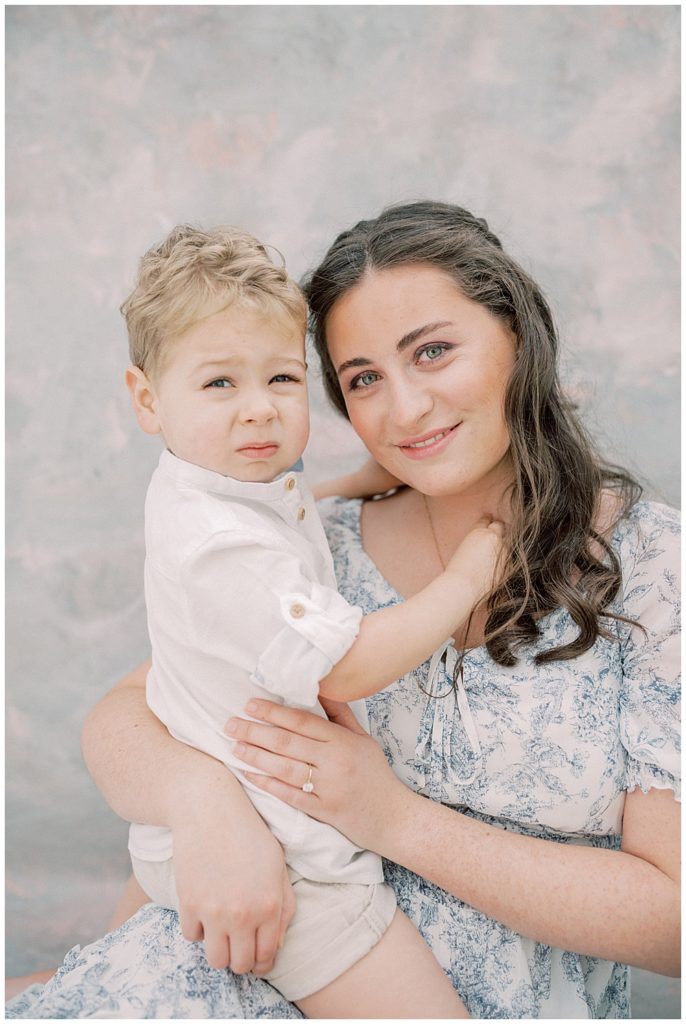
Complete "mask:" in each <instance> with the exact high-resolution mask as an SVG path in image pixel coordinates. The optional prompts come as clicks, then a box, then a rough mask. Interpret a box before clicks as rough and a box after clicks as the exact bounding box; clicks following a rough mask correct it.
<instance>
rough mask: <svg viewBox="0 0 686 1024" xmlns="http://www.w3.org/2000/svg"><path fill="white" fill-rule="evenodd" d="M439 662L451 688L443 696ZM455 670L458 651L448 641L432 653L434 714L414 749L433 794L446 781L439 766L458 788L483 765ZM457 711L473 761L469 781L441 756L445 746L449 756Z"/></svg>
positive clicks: (460, 679)
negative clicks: (424, 766)
mask: <svg viewBox="0 0 686 1024" xmlns="http://www.w3.org/2000/svg"><path fill="white" fill-rule="evenodd" d="M442 661H445V671H446V675H447V677H448V680H451V681H452V682H451V685H450V688H449V689H447V690H446V691H445V693H443V694H440V693H439V688H440V675H441V668H440V666H441V662H442ZM456 666H457V651H456V650H455V642H454V640H453V639H452V637H451V638H450V639H449V640H446V642H445V643H444V644H442V646H441V647H439V648H438V650H437V651H435V652H434V653H433V655H432V656H431V661H430V662H429V673H428V686H427V691H428V693H429V694H430V696H429V705H428V708H429V709H430V710H431V711H432V712H433V721H432V723H431V728H430V730H427V731H426V733H425V734H424V737H423V739H422V740H421V741H420V742H419V744H418V745H417V748H416V754H417V758H418V759H421V760H422V761H424V763H425V764H427V766H428V768H429V772H430V774H431V776H432V779H431V782H432V790H434V791H435V792H441V791H442V790H443V788H444V783H445V782H446V781H448V780H445V779H442V778H441V775H442V771H441V765H442V764H444V763H445V764H450V766H451V769H450V770H451V777H450V780H449V781H450V782H452V783H454V784H457V785H459V786H468V785H469V784H470V783H471V782H473V781H474V779H475V778H476V777H477V775H478V774H479V772H480V770H481V767H482V762H483V755H482V752H481V744H480V742H479V734H478V733H477V730H476V724H475V722H474V718H473V716H472V712H471V709H470V707H469V700H468V699H467V691H466V689H465V685H464V673H463V669H462V666H461V665H460V668H459V670H458V671H457V672H456V671H455V670H456ZM453 684H454V685H453ZM432 704H433V705H434V706H433V708H431V705H432ZM456 711H457V712H458V713H459V716H460V720H461V722H462V726H463V728H464V731H465V735H466V737H467V740H468V742H469V746H470V748H471V751H472V753H473V754H474V756H475V758H476V763H475V765H474V770H473V771H472V773H471V775H470V776H469V777H468V778H462V777H461V776H459V775H457V774H456V772H455V767H454V759H453V758H450V757H447V758H446V757H444V755H443V750H444V746H445V745H446V743H447V745H448V750H447V751H446V753H448V754H449V752H450V751H449V747H450V743H451V739H452V734H453V727H454V716H455V712H456ZM437 773H438V776H437ZM436 787H437V788H436Z"/></svg>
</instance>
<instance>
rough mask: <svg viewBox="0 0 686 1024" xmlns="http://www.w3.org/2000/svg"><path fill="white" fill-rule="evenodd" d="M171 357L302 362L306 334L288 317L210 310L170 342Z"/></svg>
mask: <svg viewBox="0 0 686 1024" xmlns="http://www.w3.org/2000/svg"><path fill="white" fill-rule="evenodd" d="M169 355H170V357H171V358H172V359H173V358H174V357H175V356H176V357H177V358H179V357H185V358H190V359H193V361H199V360H202V361H206V360H208V361H211V360H212V359H220V358H223V359H235V360H241V361H243V360H252V359H262V358H280V359H283V358H288V359H294V360H297V361H300V362H303V363H304V361H305V332H304V331H303V330H302V329H301V328H300V327H299V326H298V325H297V324H296V323H294V321H293V320H292V319H291V318H290V317H286V316H285V315H284V316H282V317H278V318H276V317H273V316H270V315H269V314H267V313H264V312H262V311H258V310H251V309H241V308H236V307H229V308H227V309H221V310H215V311H211V312H210V313H209V315H206V316H203V317H201V318H199V319H198V320H196V321H195V323H193V324H191V326H190V327H189V328H188V329H187V330H185V331H182V332H181V333H180V334H178V335H177V336H176V338H175V339H173V340H171V339H170V352H169Z"/></svg>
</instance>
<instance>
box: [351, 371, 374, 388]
mask: <svg viewBox="0 0 686 1024" xmlns="http://www.w3.org/2000/svg"><path fill="white" fill-rule="evenodd" d="M377 380H379V374H378V373H375V372H374V371H373V370H366V371H365V372H364V373H358V375H357V377H353V379H352V380H351V381H350V384H349V385H348V387H349V389H350V390H351V391H355V390H359V389H360V388H368V387H369V386H370V385H371V384H375V383H376V381H377Z"/></svg>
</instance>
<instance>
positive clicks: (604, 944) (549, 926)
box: [378, 790, 680, 976]
mask: <svg viewBox="0 0 686 1024" xmlns="http://www.w3.org/2000/svg"><path fill="white" fill-rule="evenodd" d="M405 792H406V796H405V797H404V798H403V800H402V803H403V810H402V812H400V808H398V810H397V812H396V813H394V814H389V815H388V817H387V825H386V828H385V836H384V839H383V843H382V844H380V845H383V849H378V852H380V853H382V854H383V855H384V856H386V857H388V858H389V859H391V860H394V861H396V862H397V863H399V864H402V865H403V866H405V867H407V868H409V869H410V870H412V871H414V872H416V873H417V874H419V875H422V876H423V877H425V878H427V879H429V880H430V881H432V882H435V883H436V884H437V885H439V886H441V888H443V889H445V890H447V891H448V892H450V893H452V894H453V895H455V896H457V897H458V898H459V899H461V900H463V901H464V902H465V903H468V904H470V905H471V906H473V907H475V908H476V909H478V910H481V911H482V912H483V913H485V914H487V915H488V916H489V917H493V918H495V919H496V920H498V921H501V922H502V923H503V924H505V925H507V926H508V927H510V928H512V929H513V930H514V931H516V932H518V933H520V934H521V935H525V936H527V937H529V938H532V939H535V940H536V941H538V942H543V943H545V944H547V945H550V946H555V947H557V948H560V949H566V950H570V951H573V952H579V953H582V954H585V955H587V956H595V957H599V958H601V959H606V960H618V961H620V962H623V963H628V964H632V965H634V966H639V967H643V968H645V969H647V970H651V971H656V972H658V973H661V974H668V975H672V976H678V974H679V969H680V953H679V883H678V877H674V876H676V871H672V872H671V874H667V873H666V872H665V870H663V868H662V867H661V866H658V865H657V864H656V863H651V862H649V861H648V860H646V859H643V858H642V857H639V856H635V855H633V854H631V853H626V852H622V851H612V850H607V849H595V848H591V847H588V846H578V845H566V844H561V843H556V842H550V841H547V840H543V839H536V838H530V837H528V836H523V835H520V834H517V833H514V832H510V831H505V830H502V829H500V828H497V827H494V826H492V825H487V824H485V823H483V822H480V821H476V820H474V819H473V818H469V817H467V816H466V815H463V814H459V813H456V812H455V811H452V810H451V809H450V808H447V807H444V806H442V805H440V804H436V803H433V802H432V801H430V800H428V799H426V798H424V797H420V796H418V795H417V794H414V793H410V792H409V791H407V790H406V791H405ZM660 797H661V798H662V795H660Z"/></svg>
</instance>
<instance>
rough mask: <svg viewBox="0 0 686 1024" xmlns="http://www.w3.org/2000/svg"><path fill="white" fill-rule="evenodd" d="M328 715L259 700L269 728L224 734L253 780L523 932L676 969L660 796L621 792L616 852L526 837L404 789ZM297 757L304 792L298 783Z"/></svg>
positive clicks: (669, 817) (673, 882)
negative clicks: (310, 786) (237, 743)
mask: <svg viewBox="0 0 686 1024" xmlns="http://www.w3.org/2000/svg"><path fill="white" fill-rule="evenodd" d="M327 711H328V713H329V715H330V717H332V719H337V720H338V722H340V723H341V724H342V725H345V728H341V725H340V724H335V721H331V722H326V721H324V720H322V719H320V718H316V717H315V716H312V715H309V714H308V713H307V712H304V711H294V710H292V709H288V708H284V707H279V706H278V705H275V704H271V703H269V702H267V701H257V702H254V704H253V703H251V705H250V706H249V713H250V714H251V715H253V716H254V717H256V718H260V719H262V720H263V721H264V722H269V723H271V725H269V726H264V725H260V724H256V723H251V722H247V721H243V720H239V719H232V720H231V723H232V725H233V726H234V729H233V731H232V735H233V736H235V737H237V738H238V739H241V740H243V741H244V742H245V741H250V743H252V744H254V745H253V746H251V745H246V746H245V747H244V749H242V751H240V752H239V750H238V749H237V750H236V753H237V755H238V756H240V757H241V759H244V760H245V761H247V762H249V763H250V764H252V765H254V766H256V767H259V768H261V769H262V770H263V771H267V772H269V775H270V776H272V777H271V778H270V777H265V776H250V778H251V779H252V781H253V782H255V783H256V784H257V785H260V786H262V788H264V789H266V790H267V791H268V792H271V793H273V794H274V795H275V796H278V797H279V798H280V799H282V800H285V801H286V803H289V804H291V806H293V807H298V808H300V809H301V810H303V811H306V812H307V813H308V814H310V815H312V817H315V818H319V819H320V820H322V821H327V822H329V823H330V824H332V825H334V826H335V827H336V828H338V829H340V831H341V832H343V833H344V834H345V835H347V836H349V838H350V839H352V840H353V842H356V843H358V844H359V845H360V846H364V847H367V848H368V849H371V850H374V851H376V852H377V853H379V854H381V855H382V856H384V857H387V858H388V859H390V860H394V861H396V862H397V863H399V864H402V865H404V866H405V867H407V868H409V869H410V870H411V871H414V872H416V873H417V874H419V875H422V876H423V877H424V878H427V879H429V880H430V881H432V882H435V883H436V884H437V885H439V886H441V887H442V888H444V889H446V890H447V891H448V892H450V893H452V894H453V895H455V896H457V897H458V898H459V899H461V900H463V901H464V902H466V903H468V904H470V905H471V906H473V907H475V908H476V909H477V910H480V911H482V912H483V913H485V914H488V915H489V916H490V917H493V918H495V919H496V920H498V921H501V922H502V923H503V924H505V925H507V926H508V927H510V928H512V929H513V930H514V931H517V932H519V933H520V934H522V935H525V936H527V937H529V938H532V939H535V940H536V941H538V942H543V943H546V944H547V945H551V946H555V947H557V948H560V949H568V950H571V951H575V952H579V953H583V954H585V955H588V956H596V957H600V958H601V959H605V960H618V961H620V962H623V963H629V964H633V965H634V966H637V967H643V968H645V969H647V970H651V971H657V972H658V973H661V974H668V975H672V976H677V975H678V974H679V969H680V954H679V905H680V901H679V835H680V829H679V805H678V804H677V803H676V801H675V800H674V799H673V797H672V795H671V793H669V792H667V791H657V790H651V791H650V793H648V794H644V793H641V792H640V791H636V792H633V793H630V794H628V795H627V798H626V807H625V814H624V836H623V841H622V850H621V851H611V850H603V849H594V848H591V847H586V846H576V845H564V844H560V843H555V842H549V841H547V840H543V839H535V838H530V837H528V836H522V835H519V834H517V833H513V832H509V831H504V830H503V829H500V828H497V827H495V826H492V825H487V824H484V823H483V822H480V821H476V820H474V819H472V818H469V817H467V816H466V815H463V814H459V813H456V812H455V811H454V810H451V809H450V808H448V807H444V806H442V805H441V804H438V803H434V802H432V801H431V800H428V799H426V798H425V797H421V796H418V795H417V794H416V793H413V792H412V791H411V790H409V789H408V788H407V787H406V786H405V785H404V784H403V783H402V782H401V781H400V780H399V779H398V778H397V776H395V775H394V774H393V772H392V771H391V769H390V768H389V766H388V764H387V762H386V759H385V757H384V755H383V752H382V750H381V748H380V747H379V745H378V744H377V743H376V742H375V741H374V740H373V739H372V738H371V737H370V736H368V735H367V734H366V733H364V732H363V730H361V729H360V727H359V726H358V725H357V723H356V722H355V721H354V719H353V716H352V714H351V713H350V711H349V710H348V709H347V708H345V706H342V705H337V706H336V705H333V704H332V705H327ZM272 726H278V727H280V728H277V729H274V728H273V727H272ZM307 763H309V764H312V765H313V766H314V770H313V782H314V785H315V791H314V793H312V794H307V793H303V792H302V790H301V789H300V788H299V786H301V785H302V777H303V775H304V774H306V772H305V769H304V765H305V764H307ZM289 780H292V783H291V784H290V785H289V784H288V782H289Z"/></svg>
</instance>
